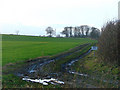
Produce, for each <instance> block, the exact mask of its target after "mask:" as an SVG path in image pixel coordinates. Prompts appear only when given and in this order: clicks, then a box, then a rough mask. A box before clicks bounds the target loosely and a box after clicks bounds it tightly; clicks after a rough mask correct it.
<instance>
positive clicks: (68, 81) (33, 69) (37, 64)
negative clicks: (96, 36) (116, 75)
mask: <svg viewBox="0 0 120 90" xmlns="http://www.w3.org/2000/svg"><path fill="white" fill-rule="evenodd" d="M89 45H90V44H84V45H80V46H78V47H76V48H74V49H71V50H69V51H67V52H64V53H61V54H58V55H56V56H53V57H52V58H51V57H50V58H43V59H40V60H35V61H34V60H32V61H30V62H27V63H28V65H26V66H24V67H23V68H21V69H19V70H18V71H17V72H15V75H17V76H20V77H22V78H23V80H26V81H32V82H33V81H34V82H39V83H42V84H45V85H48V83H46V82H48V81H50V80H51V79H52V81H53V80H54V82H51V81H50V83H51V84H55V85H57V84H58V82H59V84H61V82H62V81H64V82H62V84H63V83H65V84H64V87H83V86H84V87H91V88H96V87H95V86H94V85H91V84H88V83H83V82H84V81H85V80H87V78H88V77H87V76H88V75H87V74H81V73H76V72H73V71H70V66H71V65H72V64H73V63H74V62H76V61H78V60H79V59H81V58H83V57H84V56H86V55H87V54H88V53H90V52H91V50H88V51H87V52H85V53H83V54H81V55H80V56H79V57H76V58H74V59H72V60H70V61H68V62H67V63H64V64H62V65H61V71H60V72H52V69H51V67H49V64H50V63H54V62H55V61H57V60H61V59H63V58H66V57H68V56H71V55H73V54H74V53H76V52H79V51H80V50H81V49H82V48H84V47H86V46H89ZM46 66H47V70H45V67H46ZM52 68H53V67H52ZM73 74H76V75H78V76H82V77H81V80H79V79H80V78H79V79H78V80H77V79H74V78H73ZM86 77H87V78H86ZM30 78H32V79H30ZM53 78H57V79H59V80H62V81H58V80H57V79H53ZM42 79H44V80H42ZM45 80H46V81H45ZM43 81H44V82H43ZM55 82H56V83H55ZM80 84H81V85H80Z"/></svg>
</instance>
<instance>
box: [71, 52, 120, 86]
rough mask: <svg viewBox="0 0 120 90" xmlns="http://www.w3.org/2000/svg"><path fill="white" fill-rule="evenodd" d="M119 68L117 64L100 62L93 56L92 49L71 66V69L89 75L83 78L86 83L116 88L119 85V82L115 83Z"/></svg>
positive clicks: (117, 78) (118, 78) (119, 72)
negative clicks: (85, 78)
mask: <svg viewBox="0 0 120 90" xmlns="http://www.w3.org/2000/svg"><path fill="white" fill-rule="evenodd" d="M95 54H96V53H95ZM119 68H120V66H117V65H110V64H106V63H104V62H100V61H99V60H98V58H97V56H94V51H93V52H92V53H90V54H89V55H87V56H86V57H84V58H82V59H81V60H79V61H78V62H76V63H75V64H74V65H73V66H72V69H73V70H75V71H77V72H80V73H85V74H88V75H89V77H88V78H87V80H85V82H86V83H90V84H93V85H95V86H98V87H102V88H110V87H112V88H114V87H115V88H116V87H118V86H119V85H118V84H119V83H116V82H118V81H119V80H120V77H119V74H120V71H119ZM106 81H107V82H106Z"/></svg>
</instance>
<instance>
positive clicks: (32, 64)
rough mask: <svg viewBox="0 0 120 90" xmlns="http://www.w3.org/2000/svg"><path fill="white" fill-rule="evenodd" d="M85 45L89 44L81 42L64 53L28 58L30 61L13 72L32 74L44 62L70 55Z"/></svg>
mask: <svg viewBox="0 0 120 90" xmlns="http://www.w3.org/2000/svg"><path fill="white" fill-rule="evenodd" d="M87 45H90V44H83V45H80V46H78V47H75V48H74V49H71V50H69V51H67V52H64V53H61V54H58V55H55V56H53V57H49V58H40V59H39V58H38V59H35V60H30V61H27V62H26V63H27V65H25V66H23V68H21V69H19V70H18V71H17V72H15V74H18V75H20V73H21V75H23V74H25V75H27V74H29V75H30V74H32V73H33V72H35V71H36V70H37V69H39V68H40V67H42V66H44V65H46V64H49V63H51V62H54V61H56V60H58V59H61V58H65V57H67V56H69V55H72V54H73V53H75V52H78V51H80V50H81V49H82V48H83V47H85V46H87ZM23 72H24V73H23Z"/></svg>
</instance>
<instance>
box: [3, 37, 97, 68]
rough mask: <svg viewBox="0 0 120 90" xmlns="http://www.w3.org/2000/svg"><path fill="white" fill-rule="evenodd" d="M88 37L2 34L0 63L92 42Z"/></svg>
mask: <svg viewBox="0 0 120 90" xmlns="http://www.w3.org/2000/svg"><path fill="white" fill-rule="evenodd" d="M94 42H96V41H95V40H90V39H88V38H84V39H83V38H50V37H37V36H18V35H2V64H3V66H4V65H6V64H8V63H15V62H19V61H25V60H28V59H33V58H37V57H40V56H51V55H55V54H59V53H61V52H64V51H67V50H69V49H71V48H73V47H75V46H78V45H81V44H85V43H94Z"/></svg>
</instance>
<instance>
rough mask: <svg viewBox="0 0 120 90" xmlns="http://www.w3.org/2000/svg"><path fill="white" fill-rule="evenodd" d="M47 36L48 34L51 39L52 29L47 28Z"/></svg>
mask: <svg viewBox="0 0 120 90" xmlns="http://www.w3.org/2000/svg"><path fill="white" fill-rule="evenodd" d="M45 31H46V32H47V34H49V37H52V35H53V34H54V30H53V28H52V27H47V28H46V30H45Z"/></svg>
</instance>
